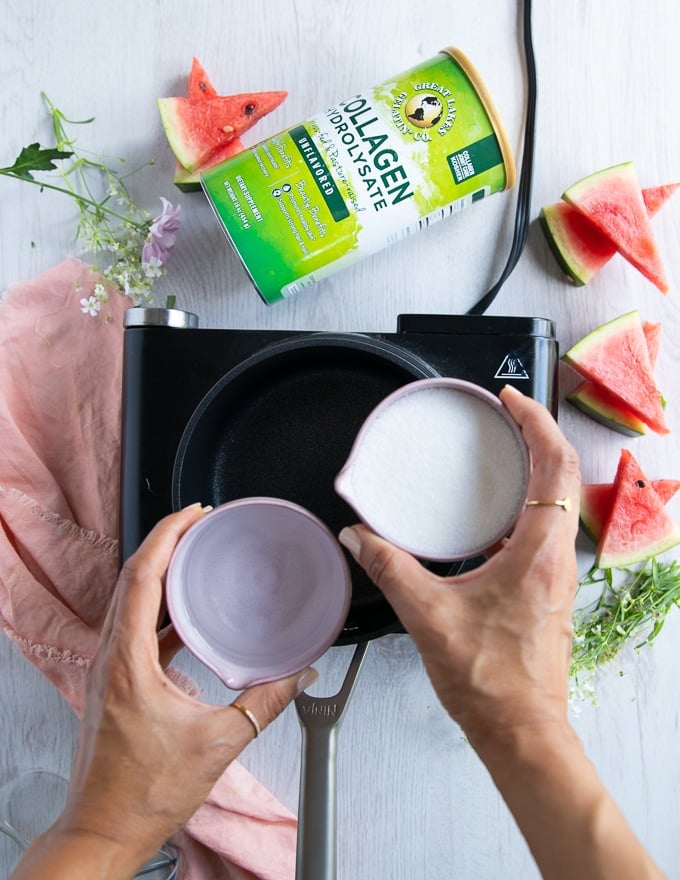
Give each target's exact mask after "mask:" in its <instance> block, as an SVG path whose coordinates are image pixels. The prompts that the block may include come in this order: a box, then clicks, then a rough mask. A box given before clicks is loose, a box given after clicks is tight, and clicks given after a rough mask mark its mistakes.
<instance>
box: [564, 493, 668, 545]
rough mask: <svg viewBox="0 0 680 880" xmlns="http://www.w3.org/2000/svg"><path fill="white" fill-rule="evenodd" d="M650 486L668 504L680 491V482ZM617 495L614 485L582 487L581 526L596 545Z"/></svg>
mask: <svg viewBox="0 0 680 880" xmlns="http://www.w3.org/2000/svg"><path fill="white" fill-rule="evenodd" d="M650 485H651V487H652V489H654V491H655V492H656V494H657V495H658V496H659V498H660V499H661V502H662V503H663V504H668V502H669V501H670V500H671V498H672V497H673V496H674V495H675V494H676V493H677V491H678V490H679V489H680V480H651V481H650ZM615 494H616V486H615V484H614V483H584V484H583V485H582V486H581V506H580V510H579V515H580V517H581V525H582V526H583V529H584V531H585V532H586V534H587V535H588V536H589V537H590V538H592V540H593V541H595V543H596V544H597V543H598V541H599V540H600V536H601V535H602V529H603V528H604V525H605V523H606V522H607V520H608V518H609V515H610V514H611V510H612V506H613V504H614V496H615Z"/></svg>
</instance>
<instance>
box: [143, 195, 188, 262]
mask: <svg viewBox="0 0 680 880" xmlns="http://www.w3.org/2000/svg"><path fill="white" fill-rule="evenodd" d="M161 204H162V205H163V210H162V211H161V213H160V214H159V216H158V217H155V218H154V219H153V220H152V221H151V226H150V227H149V235H148V237H147V240H146V242H145V243H144V247H143V248H142V265H143V266H147V265H155V266H159V265H162V264H163V263H165V262H167V260H168V258H169V257H170V252H171V251H172V249H173V247H174V245H175V241H176V240H177V230H178V229H179V226H180V220H179V215H180V211H181V210H182V207H181V205H176V206H175V205H172V204H171V203H170V202H169V201H168V200H167V199H164V198H163V196H161ZM152 261H155V262H152Z"/></svg>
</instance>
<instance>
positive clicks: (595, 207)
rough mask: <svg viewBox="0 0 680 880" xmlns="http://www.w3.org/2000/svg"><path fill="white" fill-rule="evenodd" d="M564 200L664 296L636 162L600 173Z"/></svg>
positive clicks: (662, 276)
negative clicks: (584, 217) (614, 246)
mask: <svg viewBox="0 0 680 880" xmlns="http://www.w3.org/2000/svg"><path fill="white" fill-rule="evenodd" d="M562 198H563V199H564V200H565V201H567V202H568V203H569V204H570V205H573V206H574V207H575V208H578V210H579V211H581V212H582V213H584V214H585V215H586V216H587V217H588V219H589V220H590V221H591V223H593V225H594V226H596V227H597V228H598V229H599V231H600V232H602V233H603V234H604V235H605V236H606V237H607V238H609V239H610V240H611V241H612V242H613V244H614V245H616V249H617V250H618V251H619V253H621V254H622V255H623V256H624V257H625V258H626V259H627V260H628V261H629V262H630V263H632V264H633V266H635V268H636V269H638V270H639V271H640V272H642V274H643V275H644V276H645V277H646V278H648V279H649V280H650V281H651V282H652V283H653V284H655V285H656V286H657V287H658V288H659V290H660V291H661V292H662V293H666V292H667V291H668V281H667V280H666V273H665V270H664V267H663V263H662V261H661V256H660V254H659V251H658V248H657V246H656V241H655V239H654V231H653V230H652V224H651V223H650V221H649V217H648V215H647V209H646V207H645V202H644V199H643V197H642V191H641V189H640V184H639V183H638V179H637V174H636V173H635V169H634V167H633V163H632V162H624V163H622V164H621V165H614V166H612V167H611V168H605V169H604V170H603V171H597V172H595V174H591V175H589V176H588V177H584V178H583V179H582V180H579V181H577V182H576V183H575V184H573V185H572V186H570V187H569V189H568V190H566V192H565V193H564V194H563V196H562Z"/></svg>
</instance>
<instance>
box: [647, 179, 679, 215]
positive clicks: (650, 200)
mask: <svg viewBox="0 0 680 880" xmlns="http://www.w3.org/2000/svg"><path fill="white" fill-rule="evenodd" d="M678 189H680V183H664V184H663V185H662V186H649V187H647V188H646V189H643V190H642V198H643V201H644V203H645V208H647V213H648V214H649V216H650V217H653V216H654V215H655V214H656V213H658V211H659V209H660V208H662V207H663V206H664V205H665V204H666V202H667V201H668V200H669V199H670V197H671V196H672V195H673V193H675V192H676V191H677V190H678Z"/></svg>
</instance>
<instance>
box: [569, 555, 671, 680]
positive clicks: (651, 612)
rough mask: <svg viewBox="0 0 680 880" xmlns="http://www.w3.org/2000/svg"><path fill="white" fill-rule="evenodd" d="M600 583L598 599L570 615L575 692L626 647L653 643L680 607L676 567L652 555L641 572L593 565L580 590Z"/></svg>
mask: <svg viewBox="0 0 680 880" xmlns="http://www.w3.org/2000/svg"><path fill="white" fill-rule="evenodd" d="M598 585H599V586H600V587H601V590H600V593H599V595H598V597H597V598H596V599H595V600H594V601H593V602H591V603H590V604H589V605H588V606H586V607H584V608H581V609H579V610H577V611H576V613H575V615H574V639H573V647H572V655H571V668H570V675H571V678H572V680H573V681H574V682H575V683H576V689H577V690H579V689H580V690H583V689H584V685H585V689H586V691H588V687H589V684H588V683H589V682H590V679H591V678H592V676H593V674H594V673H595V672H596V671H597V670H598V669H599V667H601V666H602V665H604V664H606V663H609V662H611V661H612V660H613V659H614V658H615V657H617V656H618V654H619V652H620V651H621V649H622V648H623V647H624V645H627V644H632V645H633V647H634V648H635V650H639V649H640V648H642V647H644V646H645V645H651V644H652V642H653V641H654V640H655V639H656V637H657V636H658V635H659V633H660V632H661V629H662V627H663V625H664V623H665V621H666V617H667V615H668V613H669V611H670V610H671V609H672V608H673V607H674V606H680V564H679V563H678V562H677V561H675V560H674V561H671V562H670V563H663V562H661V561H660V560H659V559H657V558H656V557H654V558H652V559H649V560H647V562H645V564H644V565H643V566H642V567H641V568H639V569H631V568H619V569H600V568H596V567H593V568H591V569H590V571H589V572H588V573H587V574H586V575H585V576H584V577H583V578H582V579H581V581H580V583H579V588H578V589H579V592H581V591H584V590H586V589H588V588H592V587H593V586H598ZM590 692H591V695H592V689H591V691H590Z"/></svg>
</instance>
